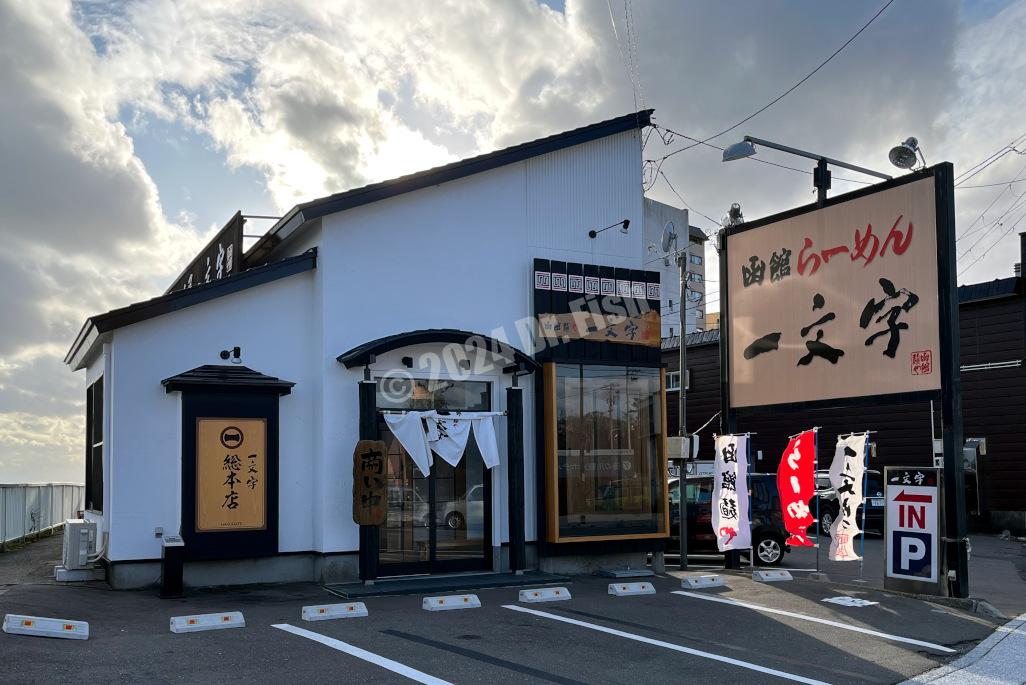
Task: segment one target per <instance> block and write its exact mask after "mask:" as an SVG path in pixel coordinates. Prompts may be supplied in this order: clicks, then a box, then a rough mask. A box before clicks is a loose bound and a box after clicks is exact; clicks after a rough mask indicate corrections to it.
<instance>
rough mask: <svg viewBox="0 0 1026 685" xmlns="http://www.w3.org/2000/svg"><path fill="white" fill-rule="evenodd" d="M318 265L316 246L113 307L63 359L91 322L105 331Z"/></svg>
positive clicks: (98, 316) (68, 359)
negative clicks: (299, 252) (172, 290)
mask: <svg viewBox="0 0 1026 685" xmlns="http://www.w3.org/2000/svg"><path fill="white" fill-rule="evenodd" d="M316 267H317V248H315V247H314V248H310V249H309V250H307V251H306V252H304V253H303V254H301V255H296V256H295V257H288V258H286V259H282V260H280V261H277V262H272V263H270V264H265V265H263V266H258V267H255V268H252V269H247V270H246V271H243V272H241V273H237V274H234V275H232V276H228V277H227V278H221V279H218V280H216V281H211V282H210V283H204V284H203V285H198V286H196V287H194V288H189V289H187V290H176V291H174V292H172V293H167V294H165V295H161V296H160V297H154V298H152V299H149V300H145V301H143V302H136V303H135V304H130V305H128V306H127V307H121V308H119V309H113V310H111V311H109V312H107V313H106V314H96V315H95V316H91V317H89V318H88V319H86V322H85V324H84V325H83V326H82V329H81V330H80V331H79V333H78V336H77V337H76V338H75V341H74V342H73V343H72V344H71V349H69V350H68V353H67V355H65V357H64V363H65V364H68V363H70V362H71V358H72V357H73V356H74V355H75V352H76V350H78V349H79V347H80V346H81V345H82V343H83V342H84V341H85V339H86V337H87V334H88V332H89V326H90V325H92V326H93V327H94V328H95V329H96V332H97V333H106V332H107V331H113V330H115V329H117V328H122V327H124V326H129V325H131V324H134V323H139V322H140V321H145V320H147V319H152V318H154V317H157V316H162V315H164V314H169V313H170V312H174V311H178V310H179V309H185V308H186V307H191V306H193V305H195V304H200V303H202V302H209V301H210V300H215V299H217V298H219V297H224V296H225V295H231V294H232V293H237V292H239V291H240V290H246V289H247V288H252V287H254V286H257V285H262V284H264V283H269V282H271V281H276V280H278V279H279V278H285V277H286V276H291V275H293V274H298V273H302V272H304V271H309V270H311V269H315V268H316Z"/></svg>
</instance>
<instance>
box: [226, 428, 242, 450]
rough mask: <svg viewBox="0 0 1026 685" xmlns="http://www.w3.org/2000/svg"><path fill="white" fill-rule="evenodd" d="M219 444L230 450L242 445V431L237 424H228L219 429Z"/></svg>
mask: <svg viewBox="0 0 1026 685" xmlns="http://www.w3.org/2000/svg"><path fill="white" fill-rule="evenodd" d="M221 444H222V445H224V446H225V447H227V448H228V449H230V450H234V449H237V448H238V447H240V446H241V445H242V431H241V430H240V429H239V428H238V427H237V426H228V427H227V428H225V429H224V430H223V431H221Z"/></svg>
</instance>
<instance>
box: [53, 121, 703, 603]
mask: <svg viewBox="0 0 1026 685" xmlns="http://www.w3.org/2000/svg"><path fill="white" fill-rule="evenodd" d="M650 114H651V111H642V112H638V113H636V114H633V113H632V114H630V115H628V116H625V117H620V118H617V119H611V120H608V121H604V122H601V123H597V124H593V125H590V126H586V127H584V128H579V129H576V130H572V131H568V132H565V133H561V134H558V135H553V136H550V137H547V138H542V139H540V140H535V141H533V142H529V143H525V144H522V145H517V146H514V147H510V148H506V149H503V150H499V151H497V152H493V153H489V154H485V155H482V156H479V157H474V158H470V159H466V160H462V161H459V162H455V163H453V164H449V165H447V166H443V167H438V168H435V169H431V170H428V171H424V172H420V173H416V174H413V175H410V176H404V177H401V178H398V179H395V180H391V181H385V182H382V183H377V184H374V185H370V186H366V187H363V188H358V189H355V190H350V191H347V192H344V193H340V194H336V195H332V196H329V197H324V198H321V199H317V200H313V201H311V202H307V203H304V204H300V205H297V206H295V207H294V208H292V209H291V210H290V211H289V212H288V213H286V215H285V216H283V217H282V218H281V219H280V220H278V221H277V223H276V224H275V225H274V226H273V227H272V228H271V229H270V231H268V232H267V233H266V234H265V235H264V236H263V237H262V238H260V239H259V240H258V241H257V242H256V243H255V244H254V245H252V246H250V247H249V248H248V249H247V250H245V251H244V250H243V245H242V226H243V224H244V217H242V215H241V214H236V216H235V217H233V218H232V220H231V221H229V223H228V224H227V225H226V226H225V227H224V229H223V230H222V231H221V232H220V233H219V234H218V235H217V236H216V237H215V238H214V240H213V241H212V242H211V243H210V244H209V245H208V246H207V247H206V248H205V249H204V251H203V252H202V253H201V254H200V255H199V256H198V257H197V258H196V260H194V261H193V263H192V264H190V266H189V267H188V268H187V269H186V271H185V272H183V273H182V275H181V276H180V277H179V279H177V280H176V282H175V283H174V284H173V285H172V286H171V288H169V289H168V291H167V292H166V293H165V294H164V295H161V296H160V297H156V298H154V299H151V300H148V301H145V302H140V303H137V304H133V305H131V306H128V307H124V308H121V309H116V310H114V311H111V312H107V313H105V314H99V315H96V316H93V317H91V318H89V319H88V320H87V321H86V322H85V324H84V326H83V327H82V329H81V332H80V333H79V334H78V336H77V337H76V339H75V340H74V342H73V344H72V346H71V349H70V350H69V352H68V354H67V358H66V362H67V364H68V365H69V366H70V367H71V369H73V370H75V371H79V372H81V373H82V374H83V375H84V376H85V381H86V385H87V390H86V400H87V401H86V407H87V419H86V445H85V454H86V490H87V494H86V499H87V503H86V508H87V510H88V511H87V512H86V517H87V518H88V519H91V520H93V521H96V523H97V525H98V531H99V535H98V538H99V543H98V548H99V549H100V551H101V552H102V557H103V563H104V564H105V565H106V567H107V571H108V579H109V581H110V582H111V583H112V584H113V585H114V586H115V587H140V586H146V585H150V584H152V583H154V582H155V580H156V579H157V578H158V577H159V576H160V559H161V554H162V545H163V541H164V539H165V538H168V537H170V536H180V537H181V538H182V539H183V541H184V552H185V557H186V563H185V581H186V583H187V584H191V585H208V584H232V583H251V582H279V581H304V580H306V581H309V580H313V581H320V582H345V581H357V580H360V579H363V580H373V579H375V578H381V577H386V576H402V575H406V574H424V573H428V574H431V573H443V572H446V573H449V572H455V571H476V572H481V571H510V570H521V569H533V568H539V569H541V570H545V571H557V572H565V571H569V572H574V571H590V570H594V569H595V568H599V567H614V566H623V565H626V564H631V565H634V566H637V565H642V564H644V559H645V555H646V554H647V553H649V552H652V551H658V550H661V549H662V545H663V544H664V539H665V538H666V536H667V529H668V513H667V508H666V478H665V474H666V466H665V439H666V411H665V402H664V399H665V390H664V388H665V374H664V370H663V365H662V363H661V360H660V348H659V345H660V337H661V336H660V334H661V330H660V328H661V327H660V310H661V308H664V307H666V306H667V304H668V302H669V301H670V300H676V299H677V296H676V294H677V292H678V288H679V282H678V281H677V280H676V277H675V276H674V275H673V270H674V266H673V265H672V261H664V259H663V258H662V256H663V255H662V252H661V250H659V247H658V246H659V244H660V236H661V234H662V233H663V230H664V225H665V219H666V217H667V216H676V217H677V219H676V221H675V224H676V226H678V227H681V228H684V227H687V226H688V224H687V218H686V214H685V213H684V212H682V211H680V210H676V209H674V208H672V207H667V206H666V205H661V204H659V203H656V202H652V201H651V200H648V199H646V198H645V197H644V196H643V187H642V175H641V174H642V154H641V152H642V151H641V147H642V143H641V140H642V134H643V129H644V128H645V127H647V126H648V125H649V117H650ZM646 217H647V218H646ZM654 217H656V218H654ZM603 229H604V230H603ZM685 234H686V232H685ZM681 240H682V242H688V241H686V240H684V239H683V238H682V239H681ZM683 247H684V245H681V248H683ZM657 250H658V251H657ZM697 254H700V251H698V252H697ZM700 261H701V260H700V259H699V262H700ZM678 304H679V303H678Z"/></svg>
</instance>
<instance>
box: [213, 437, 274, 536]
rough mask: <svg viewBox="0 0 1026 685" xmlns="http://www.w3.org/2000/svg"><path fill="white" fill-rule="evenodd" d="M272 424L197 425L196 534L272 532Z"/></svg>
mask: <svg viewBox="0 0 1026 685" xmlns="http://www.w3.org/2000/svg"><path fill="white" fill-rule="evenodd" d="M266 470H267V420H266V419H252V418H246V419H242V418H236V419H220V418H217V419H214V418H200V419H197V421H196V530H197V531H201V532H207V531H221V530H224V531H228V530H231V531H240V530H264V529H266V528H267V483H266V481H267V478H266Z"/></svg>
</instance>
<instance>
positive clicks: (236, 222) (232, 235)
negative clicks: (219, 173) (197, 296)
mask: <svg viewBox="0 0 1026 685" xmlns="http://www.w3.org/2000/svg"><path fill="white" fill-rule="evenodd" d="M245 223H246V220H245V219H243V218H242V212H241V211H240V212H235V216H233V217H232V218H231V219H229V220H228V223H227V224H225V225H224V228H222V229H221V230H220V231H218V232H217V235H215V236H214V238H213V240H211V241H210V242H209V243H207V245H206V247H204V248H203V250H202V251H201V252H200V253H199V255H197V256H196V258H195V259H193V260H192V261H191V262H190V263H189V266H187V267H185V271H183V272H182V273H181V275H179V276H178V278H177V279H176V280H175V282H174V283H173V284H172V285H171V287H170V288H168V289H167V291H166V292H165V295H166V294H167V293H170V292H174V291H176V290H185V289H188V288H194V287H196V286H198V285H203V284H204V283H210V282H211V281H216V280H218V279H221V278H227V277H228V276H231V275H232V274H237V273H239V272H240V271H242V227H243V226H244V225H245Z"/></svg>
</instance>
